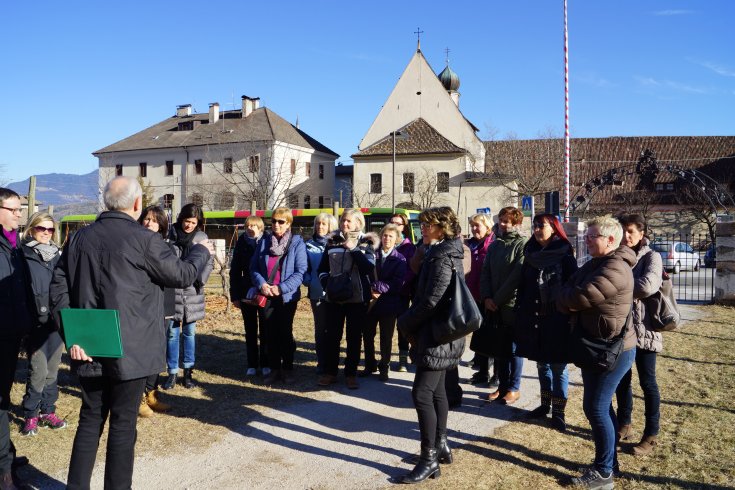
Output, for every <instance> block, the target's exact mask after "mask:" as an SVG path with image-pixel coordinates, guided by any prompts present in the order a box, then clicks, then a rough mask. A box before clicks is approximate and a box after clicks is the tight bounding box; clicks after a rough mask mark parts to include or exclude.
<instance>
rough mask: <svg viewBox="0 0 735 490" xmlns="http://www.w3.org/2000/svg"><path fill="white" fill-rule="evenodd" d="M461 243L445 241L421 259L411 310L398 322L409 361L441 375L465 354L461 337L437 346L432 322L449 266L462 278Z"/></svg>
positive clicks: (447, 284) (446, 282)
mask: <svg viewBox="0 0 735 490" xmlns="http://www.w3.org/2000/svg"><path fill="white" fill-rule="evenodd" d="M463 257H464V249H463V247H462V241H461V240H451V239H450V240H444V241H442V242H439V243H437V244H435V245H432V246H431V248H429V250H428V252H426V255H425V256H424V261H423V264H422V265H421V271H420V272H419V277H418V281H417V283H416V293H415V294H414V297H413V303H412V304H411V307H410V308H409V309H408V311H406V312H405V313H404V314H403V315H401V316H400V317H399V318H398V328H399V329H400V330H401V332H402V333H403V334H404V335H405V336H406V337H407V338H408V339H409V340H410V341H411V351H410V354H411V359H413V362H414V363H415V364H416V365H418V366H419V367H422V368H425V369H429V370H432V371H441V370H444V369H450V368H453V367H456V366H457V365H458V364H459V359H460V358H461V357H462V353H463V352H464V345H465V339H464V337H462V338H461V339H459V340H455V341H454V342H451V343H449V344H437V343H436V342H435V341H434V337H433V335H432V332H431V320H432V318H433V317H434V316H435V315H436V313H437V311H436V310H437V306H438V304H439V302H440V301H441V299H442V297H443V296H444V293H445V292H446V290H447V287H448V286H449V282H450V281H451V279H452V262H454V267H455V268H456V269H457V271H458V272H459V273H460V274H464V268H463V266H462V258H463Z"/></svg>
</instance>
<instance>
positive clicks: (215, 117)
mask: <svg viewBox="0 0 735 490" xmlns="http://www.w3.org/2000/svg"><path fill="white" fill-rule="evenodd" d="M217 121H219V102H212V103H211V104H209V124H214V123H216V122H217Z"/></svg>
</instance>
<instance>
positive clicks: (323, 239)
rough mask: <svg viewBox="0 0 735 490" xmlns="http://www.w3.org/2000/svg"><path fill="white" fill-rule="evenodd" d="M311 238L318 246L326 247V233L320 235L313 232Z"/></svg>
mask: <svg viewBox="0 0 735 490" xmlns="http://www.w3.org/2000/svg"><path fill="white" fill-rule="evenodd" d="M311 239H312V240H314V243H316V244H317V245H319V246H320V247H326V246H327V236H326V235H324V236H322V235H317V234H316V233H315V234H314V236H313V237H311Z"/></svg>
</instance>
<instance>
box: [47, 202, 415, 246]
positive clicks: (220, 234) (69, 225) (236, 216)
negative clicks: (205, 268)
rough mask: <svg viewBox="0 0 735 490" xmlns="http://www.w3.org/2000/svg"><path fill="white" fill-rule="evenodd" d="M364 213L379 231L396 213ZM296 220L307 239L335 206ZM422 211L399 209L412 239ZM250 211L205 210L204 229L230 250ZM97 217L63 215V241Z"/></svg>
mask: <svg viewBox="0 0 735 490" xmlns="http://www.w3.org/2000/svg"><path fill="white" fill-rule="evenodd" d="M344 209H345V208H339V209H338V214H339V215H341V214H342V212H343V211H344ZM358 209H360V211H362V214H364V215H365V228H366V231H373V232H379V231H380V230H381V229H382V228H383V226H385V225H386V224H387V223H389V222H390V218H391V216H393V214H394V213H393V208H358ZM272 212H273V211H272V210H269V211H263V210H257V211H255V216H260V217H261V218H263V221H265V222H266V226H267V225H268V219H269V218H270V217H271V214H272ZM291 212H292V213H293V217H294V222H293V225H292V226H291V228H292V229H293V232H294V233H296V234H298V235H301V236H303V237H304V239H305V240H307V239H309V238H311V234H312V231H313V228H314V218H315V217H316V216H317V215H318V214H320V213H327V214H332V213H333V212H334V210H333V209H332V208H322V209H292V210H291ZM419 213H420V211H415V210H410V209H402V208H396V209H395V214H402V215H404V216H406V218H408V224H409V226H408V229H407V230H404V233H405V235H406V237H407V238H409V239H410V240H411V241H412V242H414V243H416V241H417V240H418V239H419V238H420V237H421V230H420V228H419ZM250 214H251V213H250V211H204V232H205V233H206V234H207V236H209V238H211V239H213V240H214V239H223V240H225V243H226V244H227V249H228V250H229V249H231V248H233V247H234V246H235V242H236V241H237V238H238V236H239V234H240V233H242V232H243V231H244V228H245V220H246V219H247V218H248V216H250ZM96 218H97V215H95V214H73V215H68V216H64V217H63V218H61V221H60V227H59V228H60V233H61V235H60V239H61V243H65V242H66V239H67V238H68V237H69V236H70V235H71V234H72V233H74V232H75V231H76V230H78V229H79V228H82V227H84V226H87V225H88V224H90V223H93V222H94V220H95V219H96Z"/></svg>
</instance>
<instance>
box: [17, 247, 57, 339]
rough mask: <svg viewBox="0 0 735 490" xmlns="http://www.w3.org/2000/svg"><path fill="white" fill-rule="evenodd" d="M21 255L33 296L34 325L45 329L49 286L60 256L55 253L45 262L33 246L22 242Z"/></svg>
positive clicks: (49, 306) (49, 311) (47, 317)
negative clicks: (26, 268) (24, 262)
mask: <svg viewBox="0 0 735 490" xmlns="http://www.w3.org/2000/svg"><path fill="white" fill-rule="evenodd" d="M21 250H23V256H24V258H25V261H26V265H27V267H28V277H29V278H30V281H29V285H30V288H31V295H32V296H33V300H34V301H33V304H32V305H31V306H32V310H31V312H32V313H33V314H34V315H35V317H34V322H33V323H34V326H35V327H41V329H44V330H45V329H46V327H47V324H49V323H51V324H53V322H50V321H49V319H50V313H51V304H50V301H49V288H50V286H51V278H52V277H53V275H54V268H55V267H56V264H57V263H58V262H59V259H60V258H61V256H60V255H59V254H58V253H57V254H56V255H55V256H54V258H52V259H51V260H49V261H48V262H45V261H44V260H43V259H42V258H41V256H40V255H38V254H37V253H36V252H35V251H34V250H33V248H31V247H29V246H27V245H25V244H23V245H22V246H21Z"/></svg>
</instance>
